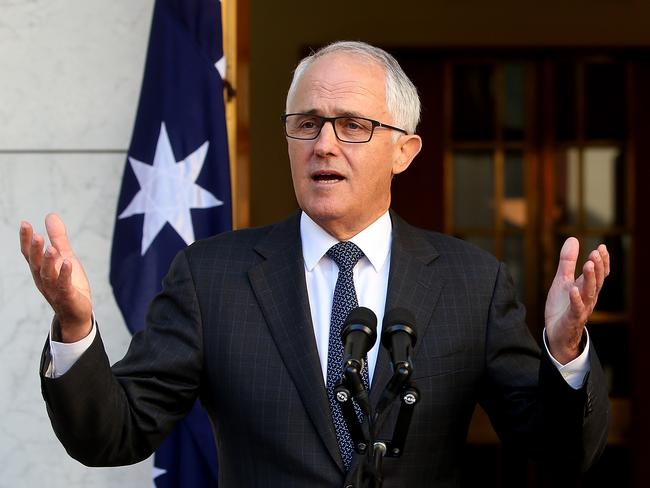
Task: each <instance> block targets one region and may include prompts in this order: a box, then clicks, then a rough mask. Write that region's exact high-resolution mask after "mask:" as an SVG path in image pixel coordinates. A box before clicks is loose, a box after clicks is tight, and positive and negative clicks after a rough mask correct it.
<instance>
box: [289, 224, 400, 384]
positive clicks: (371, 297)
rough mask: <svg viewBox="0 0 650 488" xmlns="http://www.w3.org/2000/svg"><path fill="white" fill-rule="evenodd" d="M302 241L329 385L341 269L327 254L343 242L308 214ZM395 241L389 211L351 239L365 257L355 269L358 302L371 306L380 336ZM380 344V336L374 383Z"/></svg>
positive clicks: (373, 357) (372, 360) (373, 353)
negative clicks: (333, 316) (330, 346)
mask: <svg viewBox="0 0 650 488" xmlns="http://www.w3.org/2000/svg"><path fill="white" fill-rule="evenodd" d="M300 239H301V240H302V256H303V260H304V262H305V278H306V281H307V293H308V294H309V308H310V309H311V321H312V323H313V325H314V336H315V337H316V347H317V348H318V355H319V357H320V365H321V370H322V372H323V379H324V380H325V383H326V384H327V351H328V344H329V336H330V315H331V314H332V300H333V299H334V288H335V286H336V279H337V277H338V273H339V268H338V266H337V265H336V263H335V262H334V261H333V260H332V259H331V258H330V257H329V256H328V255H327V254H326V253H327V251H328V250H329V248H330V247H332V246H333V245H335V244H336V243H338V242H339V241H338V239H336V238H335V237H333V236H331V235H330V234H328V233H327V232H325V231H324V230H323V229H322V228H321V227H320V226H318V224H316V222H314V221H313V220H312V219H311V218H309V216H308V215H307V214H306V213H304V212H303V213H302V215H301V217H300ZM392 241H393V236H392V224H391V221H390V215H389V214H388V212H386V213H385V214H383V215H382V216H381V217H379V218H378V219H377V220H375V221H374V222H373V223H372V224H370V225H369V226H368V227H366V228H365V229H364V230H362V231H361V232H359V233H358V234H357V235H355V236H354V237H352V238H351V239H350V242H353V243H354V244H356V245H357V246H358V247H359V249H361V250H362V251H363V254H364V257H362V258H361V259H360V260H359V262H358V263H357V265H356V266H355V267H354V270H353V279H354V288H355V290H356V292H357V300H358V302H359V306H360V307H367V308H369V309H370V310H372V311H373V312H375V315H377V324H378V325H377V333H378V335H380V334H381V323H382V320H383V319H384V306H385V304H386V292H387V290H388V271H389V269H390V248H391V244H392ZM380 343H381V341H380V340H379V337H377V341H376V342H375V345H374V346H373V347H372V349H371V350H370V351H368V375H369V377H370V383H371V384H372V377H373V373H374V371H375V365H376V364H377V355H378V354H379V346H380Z"/></svg>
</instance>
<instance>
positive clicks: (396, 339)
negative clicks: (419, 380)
mask: <svg viewBox="0 0 650 488" xmlns="http://www.w3.org/2000/svg"><path fill="white" fill-rule="evenodd" d="M417 338H418V336H417V333H416V332H415V316H414V315H413V313H411V312H410V311H408V310H406V309H405V308H394V309H392V310H390V311H389V312H388V313H387V314H386V315H384V323H383V327H382V333H381V343H382V344H383V346H384V347H385V348H386V349H388V352H390V359H391V362H392V363H393V369H394V370H395V371H397V370H399V368H402V367H405V368H407V369H408V370H409V374H410V371H411V369H412V365H411V350H412V349H413V347H414V346H415V342H416V341H417Z"/></svg>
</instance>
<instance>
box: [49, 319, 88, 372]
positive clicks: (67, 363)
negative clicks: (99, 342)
mask: <svg viewBox="0 0 650 488" xmlns="http://www.w3.org/2000/svg"><path fill="white" fill-rule="evenodd" d="M55 320H56V319H55ZM55 320H53V321H52V326H51V328H50V355H51V356H52V360H51V361H50V364H49V365H48V367H47V370H46V371H45V376H46V377H47V378H59V377H61V376H63V375H64V374H66V373H67V372H68V370H69V369H70V368H72V366H73V365H74V363H76V362H77V360H78V359H79V358H80V357H81V355H82V354H83V353H84V352H86V350H87V349H88V348H89V347H90V345H91V344H92V343H93V341H94V340H95V335H97V327H96V326H95V315H94V314H93V319H92V321H93V325H92V329H90V333H89V334H88V335H87V336H86V337H84V338H83V339H81V340H80V341H77V342H70V343H67V342H57V341H54V340H52V333H53V329H54V326H55V324H56V322H55Z"/></svg>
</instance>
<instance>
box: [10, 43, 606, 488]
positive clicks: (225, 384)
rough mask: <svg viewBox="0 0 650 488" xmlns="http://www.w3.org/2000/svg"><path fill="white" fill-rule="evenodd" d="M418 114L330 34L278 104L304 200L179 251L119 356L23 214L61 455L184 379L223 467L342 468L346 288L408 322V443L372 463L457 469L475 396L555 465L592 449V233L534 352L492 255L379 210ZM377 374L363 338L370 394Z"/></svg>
mask: <svg viewBox="0 0 650 488" xmlns="http://www.w3.org/2000/svg"><path fill="white" fill-rule="evenodd" d="M419 111H420V107H419V100H418V98H417V93H416V91H415V87H413V85H412V84H411V82H410V81H409V80H408V78H407V77H406V76H405V75H404V73H403V72H402V70H401V68H400V67H399V65H398V64H397V63H396V61H395V60H394V59H393V58H392V57H390V56H389V55H388V54H387V53H385V52H384V51H382V50H380V49H377V48H374V47H372V46H369V45H367V44H363V43H335V44H333V45H331V46H329V47H327V48H325V49H323V50H321V51H319V52H317V53H315V54H314V55H312V56H310V57H308V58H306V59H305V60H303V61H302V62H301V64H300V65H299V66H298V68H297V69H296V72H295V74H294V79H293V82H292V84H291V87H290V89H289V94H288V96H287V106H286V114H285V116H284V117H283V119H284V124H285V132H286V135H287V142H288V150H289V159H290V163H291V172H292V178H293V184H294V189H295V192H296V197H297V200H298V203H299V205H300V208H301V209H302V212H301V213H300V214H297V215H294V216H292V217H291V218H289V219H288V220H286V221H284V222H280V223H278V224H275V225H272V226H268V227H264V228H259V229H248V230H242V231H238V232H234V233H226V234H222V235H219V236H216V237H213V238H211V239H207V240H204V241H200V242H197V243H195V244H194V245H192V246H190V247H189V248H188V249H186V250H185V251H183V252H181V253H179V255H178V256H177V257H176V259H175V261H174V263H173V264H172V266H171V268H170V271H169V274H168V276H167V277H166V278H165V281H164V289H163V291H162V293H161V294H160V295H159V296H158V297H157V298H156V299H155V300H154V301H153V302H152V305H151V307H150V310H149V313H148V316H147V328H146V330H145V331H144V332H143V333H141V334H137V335H136V336H134V338H133V341H132V343H131V346H130V348H129V351H128V353H127V355H126V357H125V358H124V359H123V360H122V361H120V362H118V363H117V364H115V365H114V366H113V368H112V369H111V368H110V367H109V364H108V360H107V358H106V355H105V353H104V351H103V347H102V344H101V339H100V335H99V331H98V328H99V327H98V326H97V324H96V323H94V320H93V318H92V303H91V299H90V287H89V285H88V281H87V279H86V277H85V275H84V272H83V269H82V267H81V265H80V263H79V262H78V261H77V260H76V258H75V256H74V253H73V251H72V249H71V247H70V245H69V242H68V239H67V236H66V234H65V228H64V226H63V223H62V222H61V220H60V219H59V218H58V217H57V216H55V215H49V216H48V217H47V219H46V227H47V233H48V236H49V238H50V241H51V244H52V245H51V246H49V247H48V248H47V250H46V251H45V253H43V246H44V239H43V237H42V236H39V235H35V234H33V232H32V228H31V226H30V225H29V224H27V223H23V224H22V225H21V230H20V237H21V249H22V252H23V254H24V256H25V258H26V259H27V260H28V262H29V264H30V268H31V270H32V274H33V276H34V280H35V282H36V285H37V287H38V288H39V290H40V291H41V292H42V293H43V295H44V296H45V298H46V299H47V300H48V301H49V302H50V304H51V305H52V307H53V309H54V311H55V320H54V324H53V327H52V332H51V337H50V339H51V340H50V342H49V343H48V344H46V348H45V351H44V356H43V361H42V371H43V373H44V374H43V394H44V397H45V400H46V402H47V406H48V412H49V414H50V416H51V419H52V424H53V427H54V429H55V431H56V433H57V436H58V437H59V438H60V439H61V441H62V442H63V444H64V445H65V446H66V449H67V450H68V452H69V453H70V454H71V455H72V456H73V457H75V458H77V459H79V460H80V461H81V462H83V463H85V464H88V465H116V464H124V463H133V462H136V461H138V460H140V459H143V458H145V457H147V456H148V455H149V454H150V453H151V452H152V451H153V450H154V449H155V448H156V446H157V445H158V444H159V443H160V442H161V440H162V439H163V438H164V436H165V434H166V433H167V432H169V431H170V429H171V428H172V426H173V424H174V422H176V421H177V420H178V419H180V418H182V417H183V415H184V414H185V413H186V412H187V411H188V410H189V409H190V408H191V406H192V404H193V402H194V400H195V399H196V398H197V397H199V398H200V400H201V402H202V404H203V406H204V408H205V409H206V411H207V412H208V415H209V416H210V418H211V420H212V422H213V426H214V431H215V436H216V439H217V443H218V452H219V466H220V482H221V486H226V487H227V486H260V485H264V486H267V485H268V486H310V487H311V486H322V487H330V486H342V485H344V483H346V484H347V483H349V482H350V481H351V480H352V474H351V473H352V472H353V471H354V466H355V465H356V463H358V459H357V458H353V457H352V455H351V452H350V441H349V436H347V433H346V431H345V429H344V428H342V427H341V422H340V411H337V410H336V408H337V406H336V405H333V404H332V403H333V402H332V385H333V384H335V383H336V382H337V381H338V379H339V378H340V369H339V370H337V364H336V361H333V360H332V358H335V357H337V354H338V355H340V353H341V351H340V348H341V345H340V341H338V340H337V338H338V336H337V333H334V332H332V333H330V330H331V329H336V327H339V328H340V323H338V322H339V319H340V317H339V316H340V315H341V310H342V309H341V308H340V307H342V306H343V305H341V302H342V301H343V302H347V305H350V302H353V303H352V305H356V304H357V303H358V304H359V305H362V306H366V307H369V308H371V309H372V310H374V312H375V313H376V314H377V315H378V317H379V321H380V323H381V319H382V317H383V315H384V312H387V311H389V310H391V309H393V308H395V307H403V308H406V309H408V310H410V311H412V312H413V314H414V315H415V318H416V322H417V328H418V343H417V345H416V348H415V350H414V353H413V356H414V359H413V360H414V363H415V365H416V366H415V373H414V377H413V379H414V381H415V383H416V384H417V386H418V388H419V389H420V391H421V401H420V403H419V404H418V405H417V407H416V409H415V414H414V417H413V420H412V424H411V428H410V431H409V436H408V439H407V443H406V446H405V452H404V454H403V456H402V457H401V458H397V459H392V458H387V459H386V460H385V461H384V474H385V480H384V486H386V487H395V486H409V485H411V486H422V485H423V484H424V485H426V486H457V485H458V483H459V480H460V465H461V460H462V452H463V446H464V443H465V437H466V434H467V429H468V425H469V421H470V418H471V415H472V412H473V410H474V407H475V405H476V403H477V402H480V403H481V404H482V405H483V407H484V408H485V409H486V411H487V412H488V414H489V415H490V417H491V420H492V422H493V425H494V426H495V428H496V430H497V432H498V433H499V435H500V436H501V438H502V439H503V440H504V442H507V443H509V444H511V445H513V446H521V447H522V448H525V449H527V450H528V451H530V452H531V454H533V455H538V456H540V457H542V458H543V459H546V460H547V461H548V463H549V464H548V465H549V466H552V465H562V466H578V467H582V468H586V467H588V466H589V465H590V464H591V463H592V462H593V460H594V459H595V458H596V457H597V456H598V455H599V453H600V452H601V451H602V449H603V447H604V444H605V442H606V433H607V421H608V400H607V391H606V389H605V387H604V382H603V378H602V371H601V370H600V366H599V364H598V361H597V358H596V354H595V351H594V350H593V347H591V346H590V345H589V343H588V336H587V334H586V332H585V331H584V325H585V323H586V321H587V319H588V317H589V315H590V314H591V312H592V311H593V308H594V306H595V304H596V300H597V297H598V293H599V291H600V289H601V287H602V285H603V281H604V278H605V276H606V275H607V274H608V273H609V255H608V253H607V250H606V249H605V246H602V245H601V246H599V248H598V249H597V250H594V251H592V252H591V253H590V254H589V258H588V260H587V262H586V263H585V264H584V266H583V268H582V274H581V275H580V276H579V277H578V278H577V279H574V273H575V267H576V261H577V256H578V242H577V241H576V240H575V239H573V238H571V239H568V240H567V242H566V243H565V244H564V246H563V248H562V251H561V255H560V263H559V266H558V272H557V275H556V277H555V280H554V281H553V284H552V287H551V289H550V291H549V295H548V299H547V304H546V330H545V337H546V339H545V344H546V345H545V347H544V349H543V350H542V352H541V353H540V351H539V350H538V348H537V346H536V344H535V342H534V341H533V339H532V338H531V336H530V334H529V332H528V329H527V327H526V325H525V323H524V311H523V308H522V306H521V305H520V304H519V303H517V301H516V299H515V296H514V289H513V286H512V283H511V280H510V278H509V277H508V274H507V272H506V271H505V269H504V267H503V266H502V265H501V264H500V263H498V262H497V261H496V260H495V259H494V258H493V257H491V256H489V255H488V254H486V253H485V252H483V251H481V250H479V249H477V248H475V247H473V246H470V245H468V244H466V243H463V242H462V241H459V240H456V239H453V238H450V237H446V236H443V235H440V234H436V233H430V232H425V231H422V230H418V229H415V228H413V227H411V226H409V225H408V224H406V223H405V222H404V221H402V220H401V219H400V218H399V217H398V216H397V215H395V214H394V213H390V212H389V206H390V184H391V180H392V178H393V176H394V175H396V174H398V173H401V172H402V171H404V170H406V169H407V167H408V166H409V164H410V163H411V162H412V161H413V158H414V157H415V156H416V155H417V153H418V152H419V150H420V147H421V140H420V138H419V137H418V136H417V135H415V134H414V132H415V128H416V125H417V122H418V119H419ZM348 241H349V242H351V243H353V244H342V245H340V244H339V243H340V242H348ZM341 246H343V247H341ZM343 248H344V249H345V251H344V252H343V254H345V255H346V256H347V257H349V256H350V255H352V254H354V255H355V256H354V258H353V259H352V260H351V264H349V263H348V264H343V261H342V257H341V255H340V254H337V252H338V251H337V249H339V250H340V249H343ZM357 260H358V261H357ZM346 280H347V281H346ZM351 290H352V292H351V294H350V291H351ZM346 293H347V294H346ZM348 308H349V307H348ZM335 324H336V327H335ZM336 330H337V332H338V329H336ZM337 348H338V349H337ZM70 349H74V350H73V351H70ZM391 374H392V373H391V366H390V360H389V357H388V354H387V353H386V351H385V350H381V351H380V347H379V344H375V346H374V347H373V349H371V350H370V351H369V353H368V370H367V375H368V378H367V379H366V380H367V381H370V382H371V384H372V389H371V392H370V400H371V403H373V404H376V403H377V401H378V399H379V397H380V395H381V393H382V391H383V389H384V387H385V385H386V383H387V382H388V380H389V379H390V376H391ZM397 411H398V406H396V405H395V406H394V408H393V409H392V411H390V413H389V415H388V420H387V421H386V422H385V424H384V425H383V426H382V428H381V430H380V432H379V437H380V438H385V439H388V438H390V436H391V434H392V431H393V427H394V423H395V418H396V415H397ZM333 419H334V421H333ZM423 480H425V481H424V482H423Z"/></svg>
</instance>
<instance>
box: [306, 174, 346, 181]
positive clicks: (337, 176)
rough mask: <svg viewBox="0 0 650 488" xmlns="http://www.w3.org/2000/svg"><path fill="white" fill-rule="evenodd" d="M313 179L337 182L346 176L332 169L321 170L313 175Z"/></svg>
mask: <svg viewBox="0 0 650 488" xmlns="http://www.w3.org/2000/svg"><path fill="white" fill-rule="evenodd" d="M311 178H312V180H314V181H317V182H322V183H335V182H337V181H343V180H344V179H345V178H343V176H341V175H340V174H338V173H335V172H332V171H319V172H317V173H314V174H313V175H312V176H311Z"/></svg>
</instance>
